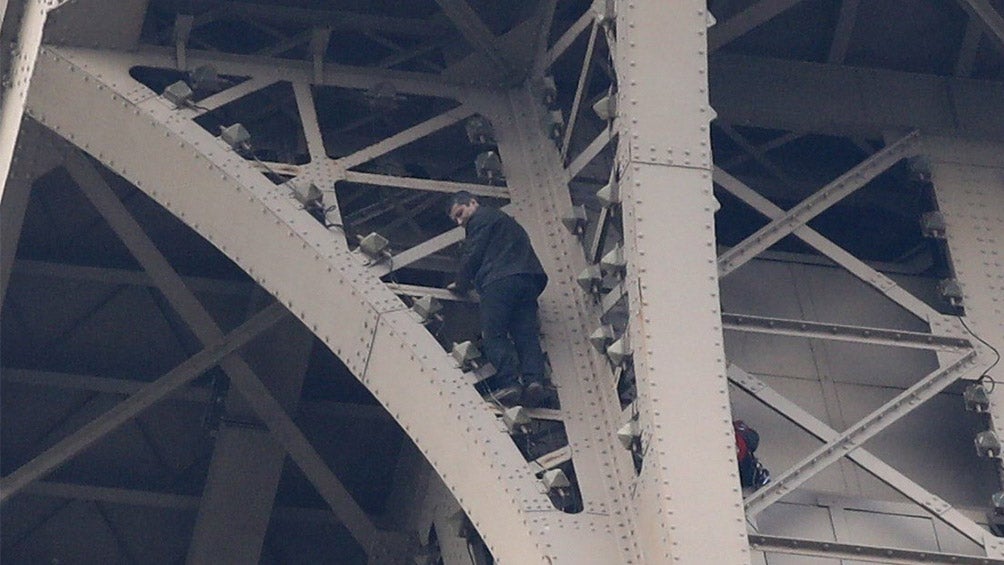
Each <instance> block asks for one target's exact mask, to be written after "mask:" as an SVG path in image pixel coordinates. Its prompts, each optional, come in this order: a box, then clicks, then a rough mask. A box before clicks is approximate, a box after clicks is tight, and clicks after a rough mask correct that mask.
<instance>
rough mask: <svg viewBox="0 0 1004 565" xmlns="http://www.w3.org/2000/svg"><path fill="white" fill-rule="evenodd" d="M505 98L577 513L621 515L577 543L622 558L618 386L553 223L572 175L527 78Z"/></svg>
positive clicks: (630, 545) (511, 159) (572, 258)
mask: <svg viewBox="0 0 1004 565" xmlns="http://www.w3.org/2000/svg"><path fill="white" fill-rule="evenodd" d="M508 106H509V108H511V109H512V119H511V120H502V122H501V123H497V124H496V128H497V129H498V130H499V132H500V135H499V152H500V154H501V156H502V158H503V160H504V162H506V163H507V165H508V167H507V175H506V178H507V182H508V185H509V192H510V196H511V199H512V200H511V204H510V205H509V206H508V207H507V209H509V210H511V211H510V213H511V214H512V215H513V217H515V218H516V219H517V220H518V221H520V223H521V224H522V225H523V226H524V227H525V228H526V230H527V232H528V234H529V235H530V238H531V240H532V241H533V244H534V248H535V249H536V251H537V253H538V255H539V256H540V259H541V262H542V263H543V265H544V268H545V270H546V271H547V273H548V276H549V278H550V281H549V283H548V288H547V289H545V291H544V293H543V294H542V295H541V297H540V320H541V333H542V344H543V346H544V348H545V350H546V351H547V356H548V360H549V362H550V365H551V369H552V371H551V373H552V374H551V380H552V381H553V382H554V384H555V386H556V387H557V388H558V390H559V396H560V402H561V406H562V410H561V414H562V416H563V418H562V421H563V423H564V428H565V433H566V435H567V437H568V441H569V451H568V456H569V457H571V462H572V464H573V465H574V468H575V476H576V482H577V486H578V488H579V491H580V492H581V495H582V503H583V506H584V509H583V514H586V513H589V514H596V515H598V516H621V518H619V519H616V520H609V522H608V523H607V524H606V527H607V528H609V530H610V532H611V533H608V534H606V535H604V536H598V537H596V538H595V539H592V540H590V541H589V543H588V544H586V543H582V542H581V541H580V542H577V544H578V545H579V546H580V548H579V549H577V551H579V552H581V553H582V554H583V556H584V557H585V558H587V559H589V560H594V561H597V562H599V561H603V562H625V561H629V560H632V559H636V558H637V555H638V553H639V550H638V548H637V546H636V545H635V542H634V541H633V540H631V539H630V535H629V533H628V532H629V531H630V530H631V527H632V522H633V520H632V519H631V518H630V517H629V516H628V515H629V514H630V500H629V498H628V494H627V492H628V488H629V485H630V483H631V480H632V479H633V475H634V472H633V467H632V466H631V462H630V456H629V454H628V453H627V452H626V451H624V450H623V449H621V448H620V445H619V444H618V443H617V441H616V438H615V437H614V436H613V435H612V434H609V433H607V432H605V431H604V430H611V429H617V428H619V427H620V425H621V422H620V416H621V413H620V404H619V399H618V398H617V396H616V392H615V391H614V390H612V389H611V388H610V387H609V386H607V383H609V382H610V381H611V380H612V379H611V376H610V369H609V364H608V363H607V360H606V358H605V357H603V356H602V355H601V354H599V353H598V352H597V351H596V350H595V349H594V348H593V347H591V346H590V344H589V341H588V336H589V333H590V332H591V331H592V330H593V329H594V328H595V326H596V325H597V324H598V318H599V315H598V312H596V310H595V307H594V306H593V305H592V304H590V302H589V300H588V297H585V296H583V295H582V293H581V290H580V289H579V288H578V287H577V285H576V284H575V280H574V277H575V275H577V274H578V273H579V272H581V270H582V269H584V268H585V267H586V262H585V257H584V256H583V254H582V252H581V249H582V247H581V242H580V241H579V239H578V238H577V237H576V236H575V235H573V234H572V233H570V232H569V231H568V230H567V229H565V228H564V227H563V226H562V225H561V223H560V218H561V217H563V216H565V215H567V213H568V211H569V210H571V208H572V202H571V197H570V195H569V192H568V182H569V178H570V177H569V176H568V173H567V172H566V171H565V170H564V168H563V166H562V159H561V155H560V153H559V151H558V150H557V149H556V148H555V146H554V143H553V142H552V140H551V139H550V138H549V137H548V136H547V135H546V131H545V129H544V128H543V127H541V123H542V122H543V118H544V115H545V112H546V108H545V107H544V106H543V104H541V102H540V100H539V99H538V98H537V97H536V96H535V94H534V92H533V90H532V87H528V88H526V89H524V90H522V91H517V92H512V93H510V97H509V100H508ZM564 453H565V452H563V451H560V452H559V453H557V454H552V455H554V456H555V457H554V460H553V461H552V462H551V463H550V464H549V465H551V466H554V465H557V464H559V463H560V462H561V461H562V460H563V458H564ZM548 459H549V458H547V457H545V458H544V459H543V461H540V462H541V463H544V462H546V461H547V460H548ZM558 518H561V519H558ZM564 518H565V517H556V519H553V520H552V521H551V523H552V524H553V525H552V526H551V527H552V528H553V527H561V526H565V527H567V525H566V524H567V523H566V521H565V519H564ZM600 519H601V520H604V518H600ZM570 541H571V540H570V539H564V540H562V542H563V543H569V542H570ZM583 562H584V561H583Z"/></svg>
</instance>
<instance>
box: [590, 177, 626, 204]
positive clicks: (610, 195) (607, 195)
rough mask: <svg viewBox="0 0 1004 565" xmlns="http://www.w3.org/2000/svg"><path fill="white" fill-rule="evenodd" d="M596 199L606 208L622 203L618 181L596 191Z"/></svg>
mask: <svg viewBox="0 0 1004 565" xmlns="http://www.w3.org/2000/svg"><path fill="white" fill-rule="evenodd" d="M596 198H597V200H599V201H600V205H601V206H603V207H604V208H610V207H611V206H615V205H617V204H620V203H621V191H620V186H618V184H617V181H611V182H609V183H607V184H605V185H604V186H603V188H601V189H599V190H597V191H596Z"/></svg>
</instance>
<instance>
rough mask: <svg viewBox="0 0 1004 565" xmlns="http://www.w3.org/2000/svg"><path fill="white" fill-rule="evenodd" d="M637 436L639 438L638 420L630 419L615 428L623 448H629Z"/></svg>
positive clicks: (639, 427) (639, 426) (636, 439)
mask: <svg viewBox="0 0 1004 565" xmlns="http://www.w3.org/2000/svg"><path fill="white" fill-rule="evenodd" d="M639 438H641V425H639V424H638V420H634V419H632V420H631V421H629V422H628V423H626V424H624V425H623V426H621V428H620V429H619V430H617V439H618V440H619V441H620V442H621V445H622V446H624V449H631V448H632V447H633V446H634V443H635V442H636V441H638V439H639Z"/></svg>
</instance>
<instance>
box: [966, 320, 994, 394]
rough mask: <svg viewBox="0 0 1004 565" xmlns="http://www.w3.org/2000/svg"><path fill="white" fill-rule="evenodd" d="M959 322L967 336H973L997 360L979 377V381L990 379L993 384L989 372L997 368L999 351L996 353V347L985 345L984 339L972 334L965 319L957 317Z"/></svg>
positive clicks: (974, 333)
mask: <svg viewBox="0 0 1004 565" xmlns="http://www.w3.org/2000/svg"><path fill="white" fill-rule="evenodd" d="M959 321H960V322H962V326H963V327H964V328H966V331H967V332H969V335H971V336H973V337H974V338H976V339H977V340H978V341H979V342H980V343H982V344H983V345H985V346H987V347H989V348H990V351H993V352H994V355H996V356H997V358H996V359H994V362H993V363H991V364H990V366H989V367H987V370H986V371H983V376H981V377H980V379H982V378H983V377H987V378H988V379H990V382H994V380H993V378H992V377H990V375H989V373H990V371H992V370H993V368H994V367H996V366H997V364H998V363H1000V360H1001V352H1000V351H998V350H997V348H996V347H994V346H993V345H990V344H989V343H987V340H985V339H983V338H982V337H980V336H978V335H976V332H974V331H973V330H972V329H971V328H970V327H969V324H967V323H966V320H965V318H963V317H961V316H959Z"/></svg>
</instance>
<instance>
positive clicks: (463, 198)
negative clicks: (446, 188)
mask: <svg viewBox="0 0 1004 565" xmlns="http://www.w3.org/2000/svg"><path fill="white" fill-rule="evenodd" d="M474 200H476V198H474V195H473V194H471V193H470V192H467V191H466V190H461V191H458V192H455V193H453V196H451V197H450V199H449V201H448V204H447V205H446V215H447V216H449V215H450V212H452V211H453V207H454V206H463V205H464V204H470V203H471V202H472V201H474Z"/></svg>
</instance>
